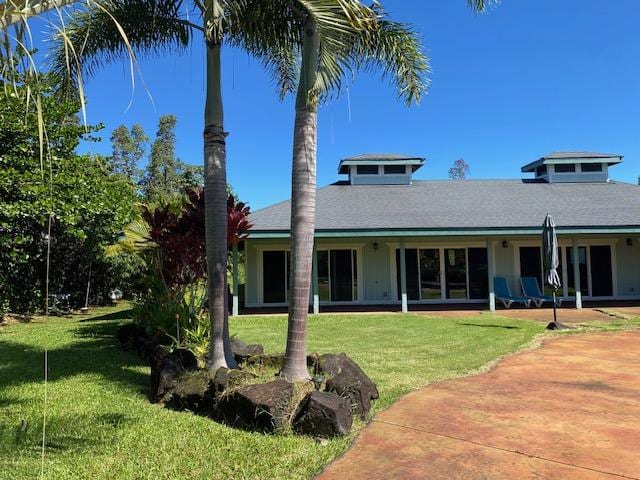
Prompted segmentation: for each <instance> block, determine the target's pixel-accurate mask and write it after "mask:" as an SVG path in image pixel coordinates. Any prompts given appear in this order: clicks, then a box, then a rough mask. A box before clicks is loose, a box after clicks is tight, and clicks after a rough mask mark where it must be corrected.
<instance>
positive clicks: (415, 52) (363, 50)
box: [350, 19, 430, 105]
mask: <svg viewBox="0 0 640 480" xmlns="http://www.w3.org/2000/svg"><path fill="white" fill-rule="evenodd" d="M350 56H351V58H352V60H353V63H354V64H355V66H356V68H361V69H364V70H380V71H382V74H383V77H393V83H394V84H395V87H396V89H397V92H398V96H399V97H400V98H401V99H402V100H404V102H405V103H406V104H407V105H410V104H411V103H414V102H419V101H420V98H421V96H422V95H423V94H424V92H425V91H426V89H427V87H428V85H429V80H428V78H427V74H428V73H429V72H430V68H429V59H428V58H427V57H426V55H425V54H424V53H423V52H422V45H421V42H420V39H419V37H418V35H416V33H415V32H414V31H413V30H412V28H411V26H410V25H407V24H403V23H398V22H394V21H391V20H386V19H381V20H379V21H378V23H377V28H375V29H374V30H369V31H367V32H365V34H363V35H359V36H358V39H357V42H355V43H354V45H353V51H352V52H351V53H350Z"/></svg>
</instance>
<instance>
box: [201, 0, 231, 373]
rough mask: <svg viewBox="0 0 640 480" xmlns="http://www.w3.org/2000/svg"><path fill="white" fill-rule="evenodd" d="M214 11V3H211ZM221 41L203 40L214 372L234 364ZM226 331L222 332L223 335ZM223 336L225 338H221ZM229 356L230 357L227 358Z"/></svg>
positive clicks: (206, 183) (205, 186)
mask: <svg viewBox="0 0 640 480" xmlns="http://www.w3.org/2000/svg"><path fill="white" fill-rule="evenodd" d="M215 3H217V1H216V0H213V2H212V4H215ZM213 11H215V5H214V7H213ZM220 50H221V42H216V43H212V42H207V93H206V103H205V112H204V117H205V128H204V172H205V182H204V195H205V197H204V202H205V203H204V208H205V238H206V249H207V277H208V283H207V287H208V294H209V318H210V320H211V344H210V347H209V361H208V363H207V367H208V369H209V371H210V372H212V373H215V371H216V370H218V368H220V367H229V368H234V367H236V366H237V365H235V362H229V360H228V356H227V355H226V352H225V350H226V349H225V344H228V328H225V324H226V315H227V292H226V278H227V170H226V143H225V137H226V136H227V134H226V133H225V131H224V128H223V119H224V116H223V109H222V84H221V80H220V76H221V67H220ZM225 333H226V335H225ZM225 336H226V337H227V341H225ZM231 360H233V358H231Z"/></svg>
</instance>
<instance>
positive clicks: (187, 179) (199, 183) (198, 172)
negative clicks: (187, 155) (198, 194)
mask: <svg viewBox="0 0 640 480" xmlns="http://www.w3.org/2000/svg"><path fill="white" fill-rule="evenodd" d="M177 175H178V179H177V181H178V189H179V190H180V191H181V192H182V191H184V190H186V189H188V188H198V187H204V167H202V165H191V164H189V163H184V162H182V161H180V160H178V168H177Z"/></svg>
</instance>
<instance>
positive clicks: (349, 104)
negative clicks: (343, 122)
mask: <svg viewBox="0 0 640 480" xmlns="http://www.w3.org/2000/svg"><path fill="white" fill-rule="evenodd" d="M347 110H348V111H349V123H351V95H350V94H349V85H347Z"/></svg>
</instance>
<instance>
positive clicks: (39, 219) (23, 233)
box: [0, 73, 134, 311]
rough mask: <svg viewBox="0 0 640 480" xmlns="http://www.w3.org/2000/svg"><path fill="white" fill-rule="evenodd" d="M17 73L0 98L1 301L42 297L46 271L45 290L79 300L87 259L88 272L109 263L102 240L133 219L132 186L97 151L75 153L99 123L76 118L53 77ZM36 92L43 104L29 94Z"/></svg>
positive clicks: (27, 307)
mask: <svg viewBox="0 0 640 480" xmlns="http://www.w3.org/2000/svg"><path fill="white" fill-rule="evenodd" d="M17 81H18V83H17V85H16V88H15V89H12V90H11V94H9V95H7V96H6V97H4V98H3V99H2V101H0V265H2V268H0V303H8V304H9V307H10V308H11V310H13V311H33V310H37V309H41V308H42V307H43V304H44V303H45V302H44V300H45V296H46V293H47V287H48V286H47V280H48V279H49V278H50V288H49V291H51V292H53V293H61V292H64V293H70V294H76V298H75V300H76V301H77V302H79V301H80V300H82V301H83V300H84V298H83V295H82V292H84V288H85V286H86V282H87V276H88V272H89V268H90V265H91V264H92V263H93V266H94V268H93V276H96V275H98V274H99V273H100V272H101V271H102V272H104V271H105V270H106V269H107V268H108V266H107V265H106V264H105V262H104V261H103V258H102V246H103V245H105V244H107V243H111V242H113V241H114V240H115V237H117V235H118V232H119V231H121V229H122V228H123V227H124V226H125V225H126V224H128V223H129V222H130V221H131V216H132V214H133V202H134V192H133V188H132V187H131V185H130V184H129V182H127V181H126V180H125V179H123V178H122V177H121V176H118V175H110V174H109V173H108V171H107V169H106V167H105V165H104V163H103V162H102V161H101V159H100V158H99V157H93V156H89V155H77V154H76V147H77V146H78V144H79V142H80V141H81V140H83V139H84V140H91V138H92V137H91V132H94V131H95V130H96V129H95V128H93V127H88V128H85V127H84V126H83V125H81V124H80V122H79V118H78V112H79V110H80V104H79V102H77V101H72V100H69V99H64V98H61V97H60V96H59V95H57V94H56V92H55V85H56V83H57V79H56V78H54V77H53V76H51V75H48V74H42V73H41V74H40V75H39V77H38V78H37V79H36V77H30V76H28V75H19V76H18V77H17ZM36 92H38V94H39V98H40V99H41V104H40V105H41V107H40V108H39V107H38V105H37V104H36V103H35V102H28V101H27V98H28V97H30V96H31V97H32V98H34V97H33V96H34V95H35V94H36ZM40 115H42V117H41V120H42V123H41V125H42V126H43V128H46V132H47V142H46V143H44V144H41V143H40V134H39V133H40V132H39V122H38V121H37V118H38V117H39V116H40ZM87 131H88V132H89V133H87ZM41 148H42V155H41V153H40V151H41ZM43 159H50V160H52V161H51V169H50V170H49V169H46V171H43V169H42V163H41V162H42V160H43ZM48 269H50V275H47V270H48ZM96 280H98V282H102V283H103V284H104V279H99V278H96Z"/></svg>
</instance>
